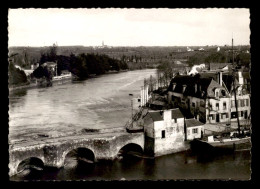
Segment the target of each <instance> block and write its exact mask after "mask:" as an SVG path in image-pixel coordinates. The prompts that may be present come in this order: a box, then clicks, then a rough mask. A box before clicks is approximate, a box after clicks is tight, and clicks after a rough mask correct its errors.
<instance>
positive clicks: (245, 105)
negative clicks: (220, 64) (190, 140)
mask: <svg viewBox="0 0 260 189" xmlns="http://www.w3.org/2000/svg"><path fill="white" fill-rule="evenodd" d="M243 81H244V80H243V75H242V74H241V72H237V76H236V79H235V81H234V82H235V86H236V94H237V95H236V97H237V103H238V116H239V119H241V120H245V119H247V118H248V116H249V115H250V94H249V92H248V91H247V89H246V88H245V86H244V83H243ZM233 84H234V83H233V79H232V75H230V74H225V75H223V73H222V72H217V73H201V74H197V75H195V76H188V75H186V76H181V75H177V76H175V77H174V78H173V79H172V80H171V83H170V85H169V88H168V103H169V104H172V105H173V106H175V107H180V108H181V109H183V110H186V112H187V113H190V118H191V117H196V118H197V119H199V120H200V121H201V122H203V123H228V122H231V121H236V116H237V113H236V108H235V101H234V98H235V96H234V92H233V89H234V85H233ZM185 116H187V115H185ZM188 117H189V116H188Z"/></svg>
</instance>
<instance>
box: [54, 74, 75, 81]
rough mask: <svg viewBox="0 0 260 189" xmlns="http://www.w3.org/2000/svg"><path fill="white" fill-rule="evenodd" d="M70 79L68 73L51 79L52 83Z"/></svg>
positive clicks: (70, 76)
mask: <svg viewBox="0 0 260 189" xmlns="http://www.w3.org/2000/svg"><path fill="white" fill-rule="evenodd" d="M71 78H72V74H71V73H68V74H63V73H62V74H61V75H60V76H57V75H56V76H54V77H53V78H52V81H60V80H65V79H71Z"/></svg>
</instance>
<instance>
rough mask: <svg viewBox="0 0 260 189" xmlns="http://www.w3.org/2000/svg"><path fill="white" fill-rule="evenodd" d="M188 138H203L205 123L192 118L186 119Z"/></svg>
mask: <svg viewBox="0 0 260 189" xmlns="http://www.w3.org/2000/svg"><path fill="white" fill-rule="evenodd" d="M185 128H186V140H193V139H195V138H202V137H203V134H204V133H205V132H204V123H201V122H200V121H198V120H196V119H194V118H192V119H185Z"/></svg>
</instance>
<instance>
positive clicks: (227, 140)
mask: <svg viewBox="0 0 260 189" xmlns="http://www.w3.org/2000/svg"><path fill="white" fill-rule="evenodd" d="M190 147H191V150H192V151H193V152H203V151H207V152H208V151H210V150H218V151H220V150H222V151H232V152H233V151H240V150H250V149H251V136H250V133H249V131H248V132H246V133H245V134H244V135H240V136H238V135H237V133H232V132H231V133H230V135H229V136H227V133H225V135H215V136H214V135H210V136H207V137H204V138H203V139H194V140H193V141H191V142H190Z"/></svg>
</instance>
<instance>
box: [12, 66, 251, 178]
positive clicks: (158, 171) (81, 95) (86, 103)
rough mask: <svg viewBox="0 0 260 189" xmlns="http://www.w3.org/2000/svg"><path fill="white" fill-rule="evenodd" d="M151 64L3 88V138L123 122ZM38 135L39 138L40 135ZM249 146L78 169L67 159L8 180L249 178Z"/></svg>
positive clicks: (34, 136)
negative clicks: (204, 155)
mask: <svg viewBox="0 0 260 189" xmlns="http://www.w3.org/2000/svg"><path fill="white" fill-rule="evenodd" d="M150 75H152V76H153V77H156V70H155V69H148V70H136V71H129V72H121V73H115V74H107V75H102V76H100V77H97V78H91V79H88V80H85V81H78V82H66V83H63V84H54V85H53V86H52V87H47V88H33V89H20V90H15V91H11V92H10V94H9V143H10V144H15V143H22V142H30V141H34V140H35V139H38V138H39V137H40V136H42V135H44V136H48V138H54V137H59V136H67V135H73V136H77V135H80V134H81V133H82V131H83V130H84V129H87V128H95V129H96V128H98V129H102V128H113V127H122V128H123V127H124V125H125V123H126V122H127V120H128V119H129V117H130V116H131V98H132V97H131V96H129V94H130V93H131V94H133V96H134V97H138V96H139V95H140V88H141V86H142V85H143V81H144V78H149V77H150ZM42 140H44V139H42ZM250 164H251V155H250V152H248V151H246V152H237V153H235V154H229V155H228V154H226V155H221V156H218V157H214V158H213V159H211V160H210V161H206V162H205V161H200V160H199V158H198V157H197V156H194V155H190V154H188V153H177V154H170V155H166V156H162V157H158V158H155V159H152V160H150V159H135V158H134V159H133V158H130V159H123V160H116V161H113V162H110V161H109V162H108V161H105V162H99V163H97V164H95V165H92V166H91V167H88V168H85V169H81V168H80V167H77V166H76V163H75V161H73V160H71V161H70V163H69V166H67V167H64V168H62V169H59V170H44V171H43V172H41V174H40V175H37V174H35V175H31V176H28V175H27V176H24V175H16V176H14V177H12V178H11V180H27V179H29V180H31V179H39V180H81V179H84V180H120V179H126V180H158V179H238V180H240V179H242V180H248V179H249V178H250Z"/></svg>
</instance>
